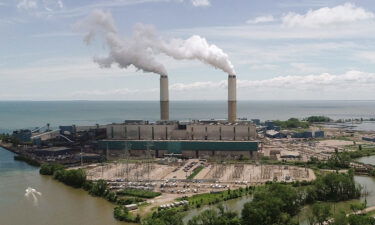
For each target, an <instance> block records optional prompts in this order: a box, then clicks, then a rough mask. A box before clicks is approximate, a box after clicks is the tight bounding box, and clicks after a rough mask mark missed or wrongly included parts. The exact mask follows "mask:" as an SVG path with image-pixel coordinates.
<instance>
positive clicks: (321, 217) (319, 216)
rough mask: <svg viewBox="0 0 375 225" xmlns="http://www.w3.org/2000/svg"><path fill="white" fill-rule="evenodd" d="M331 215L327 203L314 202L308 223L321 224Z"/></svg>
mask: <svg viewBox="0 0 375 225" xmlns="http://www.w3.org/2000/svg"><path fill="white" fill-rule="evenodd" d="M330 217H331V209H330V207H329V205H327V204H323V203H315V204H314V205H313V206H312V213H311V216H310V217H309V223H310V225H315V224H319V225H323V224H324V223H325V221H327V220H328V219H329V218H330Z"/></svg>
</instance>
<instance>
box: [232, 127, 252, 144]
mask: <svg viewBox="0 0 375 225" xmlns="http://www.w3.org/2000/svg"><path fill="white" fill-rule="evenodd" d="M235 128H236V130H235V131H236V141H246V140H249V126H244V125H238V126H236V127H235Z"/></svg>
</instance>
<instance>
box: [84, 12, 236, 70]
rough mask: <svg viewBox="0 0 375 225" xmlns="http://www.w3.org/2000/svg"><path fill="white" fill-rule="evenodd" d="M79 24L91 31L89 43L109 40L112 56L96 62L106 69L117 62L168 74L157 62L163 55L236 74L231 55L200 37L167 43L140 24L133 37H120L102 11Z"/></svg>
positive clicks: (152, 29) (135, 28)
mask: <svg viewBox="0 0 375 225" xmlns="http://www.w3.org/2000/svg"><path fill="white" fill-rule="evenodd" d="M78 24H79V27H81V28H85V29H86V30H88V34H87V35H86V37H85V41H86V42H87V43H88V44H89V43H90V42H91V40H92V39H93V38H94V37H95V36H96V35H97V34H102V35H103V36H104V37H105V39H106V43H107V45H108V46H109V49H110V53H109V56H108V57H105V58H95V59H94V61H95V62H97V63H98V64H99V65H100V66H102V67H110V66H111V65H112V64H114V63H117V64H118V65H119V67H121V68H127V67H128V66H129V65H134V66H135V67H137V68H138V69H141V70H143V71H145V72H154V73H158V74H160V75H166V74H167V73H166V70H165V68H164V66H163V65H162V64H161V63H159V62H157V61H156V59H155V56H156V55H157V54H159V53H163V54H166V55H168V56H170V57H172V58H174V59H177V60H199V61H201V62H203V63H205V64H208V65H211V66H213V67H215V68H218V69H221V70H223V71H224V72H226V73H228V74H235V71H234V68H233V65H232V63H231V62H230V60H229V57H228V55H227V54H226V53H225V52H224V51H223V50H222V49H220V48H219V47H217V46H216V45H213V44H209V43H208V42H207V40H206V39H205V38H202V37H200V36H198V35H194V36H192V37H190V38H188V39H186V40H183V39H171V40H165V39H163V38H162V37H161V36H159V35H158V34H157V31H156V29H155V28H154V27H153V26H151V25H144V24H136V25H135V26H134V29H133V35H132V36H131V37H130V38H127V39H125V38H122V37H120V35H119V34H118V32H117V28H116V26H115V25H114V21H113V17H112V15H111V14H110V13H108V12H103V11H101V10H95V11H93V12H92V13H91V15H90V16H88V17H87V18H86V19H85V20H83V21H81V22H79V23H78Z"/></svg>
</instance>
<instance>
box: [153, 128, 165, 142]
mask: <svg viewBox="0 0 375 225" xmlns="http://www.w3.org/2000/svg"><path fill="white" fill-rule="evenodd" d="M153 127H154V140H166V138H167V132H168V131H167V126H165V125H154V126H153Z"/></svg>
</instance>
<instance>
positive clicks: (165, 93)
mask: <svg viewBox="0 0 375 225" xmlns="http://www.w3.org/2000/svg"><path fill="white" fill-rule="evenodd" d="M160 120H169V90H168V76H167V75H161V76H160Z"/></svg>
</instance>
